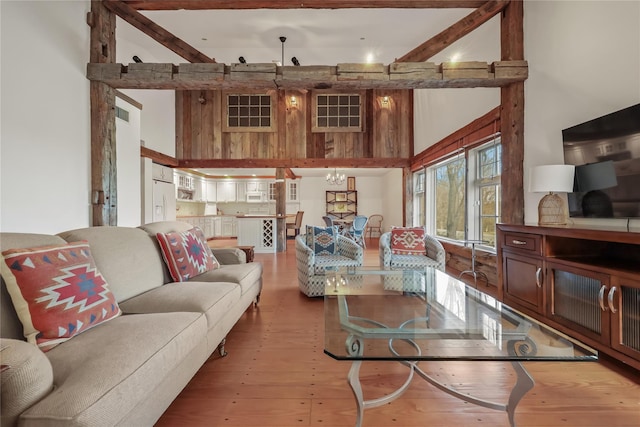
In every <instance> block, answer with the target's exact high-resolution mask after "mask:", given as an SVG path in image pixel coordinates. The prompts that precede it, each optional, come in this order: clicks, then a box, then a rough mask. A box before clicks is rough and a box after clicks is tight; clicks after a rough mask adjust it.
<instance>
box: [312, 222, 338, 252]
mask: <svg viewBox="0 0 640 427" xmlns="http://www.w3.org/2000/svg"><path fill="white" fill-rule="evenodd" d="M336 235H337V231H336V229H335V228H334V227H326V228H325V227H315V226H313V225H307V234H306V239H307V242H306V243H307V246H308V247H310V248H311V250H312V251H313V253H315V254H316V255H335V254H336V253H337V252H338V246H337V242H336Z"/></svg>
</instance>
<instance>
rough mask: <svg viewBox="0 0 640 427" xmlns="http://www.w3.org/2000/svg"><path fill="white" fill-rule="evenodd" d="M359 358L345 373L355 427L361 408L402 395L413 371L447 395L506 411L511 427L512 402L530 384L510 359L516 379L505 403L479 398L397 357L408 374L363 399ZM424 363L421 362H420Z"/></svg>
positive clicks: (520, 397)
mask: <svg viewBox="0 0 640 427" xmlns="http://www.w3.org/2000/svg"><path fill="white" fill-rule="evenodd" d="M362 362H363V361H362V360H356V361H354V362H353V363H352V364H351V369H349V374H348V376H347V380H348V381H349V386H351V390H352V391H353V395H354V397H355V399H356V405H357V410H358V413H357V417H356V427H362V420H363V418H364V410H365V409H368V408H375V407H378V406H382V405H385V404H387V403H389V402H392V401H394V400H395V399H397V398H398V397H400V396H401V395H402V393H404V392H405V391H406V389H407V388H408V387H409V385H410V384H411V380H412V379H413V375H414V373H416V374H418V375H419V376H420V377H421V378H422V379H424V380H425V381H427V382H428V383H429V384H431V385H433V386H435V387H436V388H438V389H440V390H442V391H444V392H445V393H447V394H450V395H451V396H454V397H457V398H458V399H461V400H464V401H465V402H468V403H472V404H474V405H478V406H482V407H484V408H489V409H495V410H497V411H504V412H506V413H507V415H508V417H509V424H510V425H511V426H512V427H515V425H516V423H515V418H514V417H515V411H516V406H518V403H519V402H520V400H521V399H522V398H523V397H524V396H525V395H526V394H527V392H528V391H529V390H531V389H532V388H533V386H534V384H535V383H534V381H533V378H532V377H531V375H529V373H528V372H527V371H526V370H525V368H524V366H522V364H521V363H520V362H517V361H512V362H510V363H511V365H512V366H513V369H514V370H515V371H516V375H517V379H516V383H515V385H514V386H513V389H512V390H511V394H510V395H509V400H508V402H507V403H506V404H504V403H496V402H491V401H488V400H484V399H480V398H477V397H474V396H471V395H468V394H464V393H460V392H459V391H457V390H455V389H454V388H452V387H449V386H448V385H446V384H443V383H441V382H439V381H437V380H436V379H434V378H432V377H431V376H429V375H428V374H427V373H426V372H424V371H423V370H422V369H420V367H418V362H409V361H404V360H399V361H398V362H399V363H402V364H403V365H406V366H407V367H408V368H409V375H408V376H407V379H406V381H405V382H404V384H402V385H401V386H400V387H399V388H398V389H396V390H395V391H393V392H391V393H389V394H386V395H384V396H382V397H379V398H376V399H371V400H364V395H363V393H362V385H361V384H360V366H361V365H362ZM423 363H424V362H423Z"/></svg>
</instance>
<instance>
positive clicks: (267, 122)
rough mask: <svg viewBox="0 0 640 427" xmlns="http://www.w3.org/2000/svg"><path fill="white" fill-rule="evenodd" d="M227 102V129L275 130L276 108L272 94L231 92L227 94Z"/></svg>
mask: <svg viewBox="0 0 640 427" xmlns="http://www.w3.org/2000/svg"><path fill="white" fill-rule="evenodd" d="M225 103H226V105H225V111H226V120H225V121H224V125H225V126H224V130H225V131H231V132H233V131H243V132H244V131H256V132H271V131H274V124H275V120H274V116H273V110H274V109H273V107H272V104H273V101H272V99H271V96H270V95H266V94H244V93H229V94H226V96H225Z"/></svg>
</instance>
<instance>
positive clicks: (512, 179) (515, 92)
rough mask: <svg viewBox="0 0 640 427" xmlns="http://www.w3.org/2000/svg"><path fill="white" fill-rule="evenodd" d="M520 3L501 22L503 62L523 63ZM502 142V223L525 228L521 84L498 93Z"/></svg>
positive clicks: (512, 5)
mask: <svg viewBox="0 0 640 427" xmlns="http://www.w3.org/2000/svg"><path fill="white" fill-rule="evenodd" d="M523 14H524V9H523V2H522V0H512V1H511V2H510V3H509V5H508V6H507V7H506V8H505V10H504V11H503V14H502V21H501V34H500V37H501V48H502V54H501V56H502V60H503V61H510V60H522V59H524V42H523V39H524V36H523V24H522V22H523ZM500 104H501V116H500V124H501V126H500V128H501V129H500V134H501V139H502V206H501V210H502V212H501V216H502V218H501V220H502V222H504V223H508V224H524V176H523V175H524V170H523V163H524V82H516V83H511V84H510V85H508V86H505V87H503V88H502V89H501V90H500Z"/></svg>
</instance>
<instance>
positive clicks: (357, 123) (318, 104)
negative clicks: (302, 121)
mask: <svg viewBox="0 0 640 427" xmlns="http://www.w3.org/2000/svg"><path fill="white" fill-rule="evenodd" d="M314 101H315V102H314V104H315V105H314V115H315V117H314V127H313V130H314V131H316V132H326V131H333V132H335V131H349V132H353V131H362V116H363V114H362V97H361V96H360V94H357V93H322V94H317V95H316V96H315V97H314Z"/></svg>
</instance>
